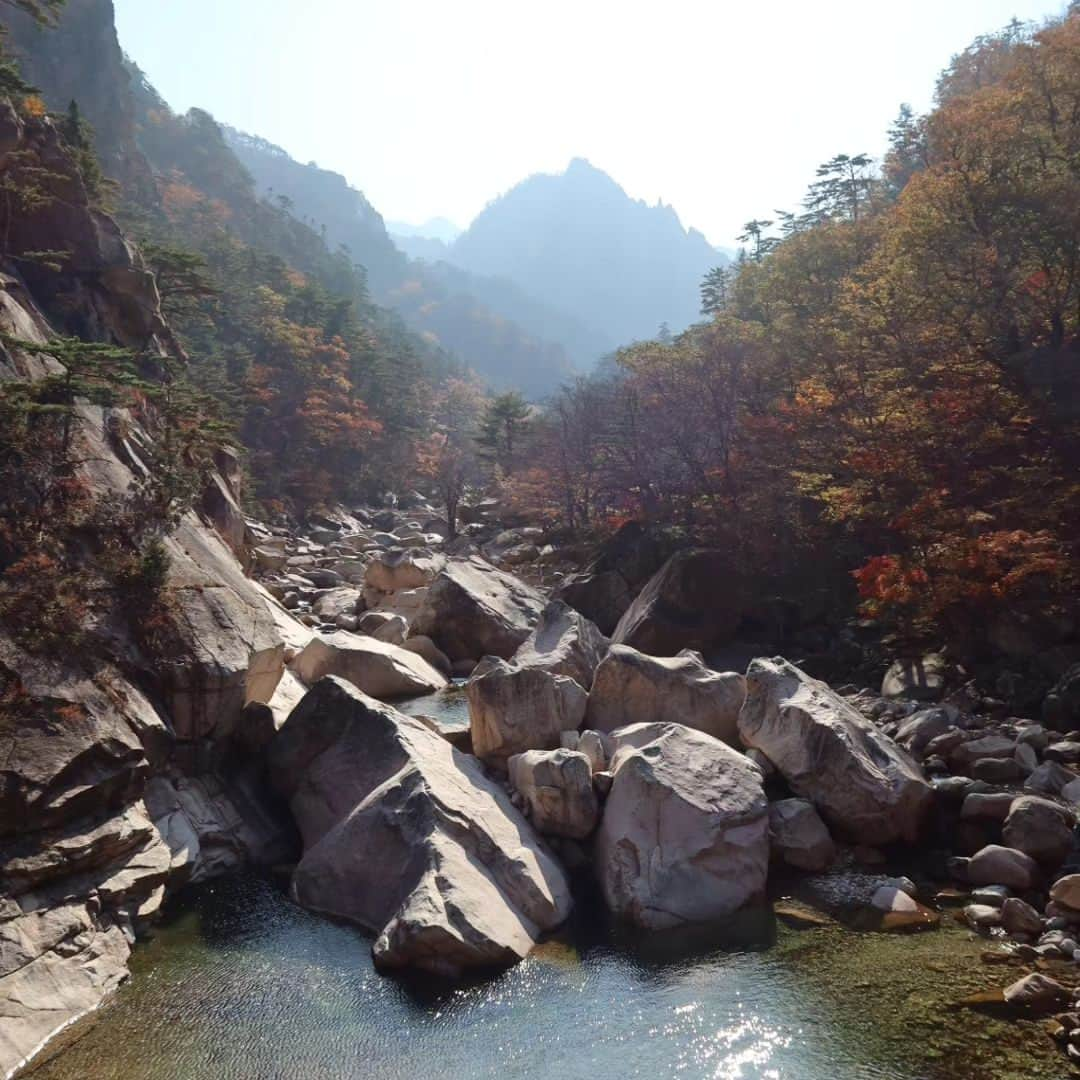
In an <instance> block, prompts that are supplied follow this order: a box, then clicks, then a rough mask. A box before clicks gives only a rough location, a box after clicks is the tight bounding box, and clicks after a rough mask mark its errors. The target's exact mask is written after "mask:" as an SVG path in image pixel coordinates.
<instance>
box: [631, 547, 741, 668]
mask: <svg viewBox="0 0 1080 1080" xmlns="http://www.w3.org/2000/svg"><path fill="white" fill-rule="evenodd" d="M732 576H733V575H732V571H731V560H730V558H729V557H728V556H727V555H725V554H724V553H723V552H721V551H716V550H712V549H701V550H691V551H680V552H677V553H676V554H675V555H673V556H672V557H671V558H670V559H668V561H667V562H666V563H664V565H663V566H662V567H661V568H660V569H659V570H658V571H657V572H656V573H655V574H654V575H653V576H652V578H650V579H649V581H648V583H647V584H646V585H645V587H644V588H643V589H642V590H641V592H640V593H639V594H638V596H637V597H636V599H635V600H634V602H633V603H632V604H631V605H630V607H629V608H628V609H627V610H626V612H625V613H624V614H623V616H622V618H621V619H620V620H619V624H618V626H616V627H615V631H614V633H613V634H612V638H611V639H612V641H613V642H615V643H616V644H619V645H631V646H633V647H634V648H635V649H638V650H640V651H641V652H644V653H650V654H652V655H654V656H674V655H675V654H676V653H678V652H679V651H680V650H682V649H698V650H707V649H709V648H710V647H712V646H714V645H717V644H722V643H723V642H725V641H727V640H729V639H730V638H731V635H732V634H733V633H734V631H735V629H736V627H737V626H738V623H739V619H740V617H741V614H742V603H741V602H740V600H739V595H738V588H737V587H736V585H735V583H734V582H733V581H732Z"/></svg>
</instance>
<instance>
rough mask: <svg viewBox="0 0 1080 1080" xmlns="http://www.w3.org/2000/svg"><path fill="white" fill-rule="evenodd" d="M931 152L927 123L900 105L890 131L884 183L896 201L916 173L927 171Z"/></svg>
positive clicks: (909, 109) (906, 107) (905, 106)
mask: <svg viewBox="0 0 1080 1080" xmlns="http://www.w3.org/2000/svg"><path fill="white" fill-rule="evenodd" d="M928 149H929V148H928V147H927V144H926V127H925V122H924V121H923V119H922V118H921V117H917V116H916V115H915V112H914V110H913V109H912V108H911V106H910V105H908V104H904V105H901V106H900V113H899V115H898V116H897V118H896V119H895V120H894V121H893V125H892V127H891V128H889V152H888V153H887V154H886V155H885V167H884V175H885V181H886V184H887V186H888V190H889V193H890V194H891V195H892V196H893V197H894V198H895V197H897V196H898V195H899V194H900V192H901V191H903V190H904V188H905V187H906V186H907V184H908V181H909V180H910V179H911V178H912V177H913V176H914V175H915V174H916V173H917V172H919V171H921V170H922V169H925V168H926V165H927V155H928Z"/></svg>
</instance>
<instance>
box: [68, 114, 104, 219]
mask: <svg viewBox="0 0 1080 1080" xmlns="http://www.w3.org/2000/svg"><path fill="white" fill-rule="evenodd" d="M57 128H58V130H59V132H60V136H61V138H62V139H63V140H64V144H65V146H66V147H67V150H68V153H69V154H70V155H71V160H72V163H73V164H74V165H75V168H76V169H77V170H78V172H79V176H80V177H81V178H82V182H83V184H84V185H85V187H86V192H87V194H88V195H89V196H90V198H91V200H92V201H94V202H101V200H102V199H103V198H104V196H105V194H106V192H107V190H108V189H109V185H108V181H106V179H105V174H104V173H103V172H102V171H101V165H100V164H99V163H98V159H97V154H96V153H95V152H94V132H93V129H92V128H91V127H90V125H89V124H88V123H87V122H86V120H85V119H83V116H82V114H81V113H80V112H79V105H78V103H77V102H75V101H72V102H71V103H70V104H69V105H68V109H67V112H66V113H64V115H63V117H62V118H61V119H60V121H59V123H58V124H57Z"/></svg>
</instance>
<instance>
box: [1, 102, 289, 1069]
mask: <svg viewBox="0 0 1080 1080" xmlns="http://www.w3.org/2000/svg"><path fill="white" fill-rule="evenodd" d="M0 148H2V151H3V152H2V153H0V177H3V176H4V174H7V175H8V177H10V175H11V171H12V170H13V169H15V168H17V167H19V163H24V162H25V161H26V160H27V159H26V155H27V154H30V153H32V154H33V155H34V158H35V160H37V161H41V162H44V163H45V164H46V165H47V166H48V170H49V173H50V174H51V179H50V180H49V181H48V183H49V184H50V185H51V187H50V191H49V193H48V194H49V196H50V197H49V198H48V199H45V200H43V202H42V206H41V208H40V209H38V210H37V211H34V212H30V211H24V212H23V213H22V214H20V215H19V216H17V217H15V218H14V219H13V220H12V222H11V230H10V232H9V235H8V245H9V246H8V248H7V251H8V252H9V253H11V252H18V251H25V250H29V249H30V248H33V249H34V250H41V249H43V248H49V249H55V250H61V251H65V252H68V253H70V254H69V256H68V257H67V258H66V259H64V260H63V263H62V266H61V268H60V269H57V268H56V267H55V266H54V267H52V268H45V267H42V266H41V265H39V264H38V263H37V262H36V261H34V260H32V259H31V260H27V259H25V258H8V259H6V260H5V262H4V266H3V274H2V276H0V332H2V333H3V334H4V335H5V344H4V346H3V347H2V348H0V379H2V380H5V381H9V380H16V379H18V380H34V379H40V378H42V377H45V376H47V375H48V374H49V373H50V371H55V370H56V367H57V363H56V362H55V361H53V360H50V359H48V358H47V357H43V356H42V355H40V354H35V353H34V351H33V349H32V346H34V345H41V344H45V343H46V342H48V341H50V340H51V339H53V338H55V337H56V335H57V334H58V333H65V334H78V336H80V337H82V338H83V339H86V340H93V341H103V342H111V343H115V344H120V345H124V346H129V347H132V348H135V349H138V350H140V352H141V353H142V354H143V355H144V356H145V357H148V358H150V360H152V358H153V357H154V355H155V354H156V355H164V351H165V350H166V349H167V348H168V347H169V341H170V335H169V330H168V326H167V324H166V321H165V319H164V318H163V317H162V314H161V310H160V306H159V303H158V296H157V289H156V286H155V284H154V279H153V277H152V276H151V275H150V274H148V273H147V272H146V270H145V268H144V267H143V264H142V261H141V258H140V255H139V253H138V251H137V250H136V249H135V248H134V247H133V246H132V245H131V244H130V243H129V242H128V241H127V239H126V238H125V236H124V235H123V233H122V231H121V230H120V229H119V228H118V226H117V225H116V223H115V222H114V221H113V220H112V219H111V218H110V217H109V216H108V215H107V214H105V213H104V212H102V211H101V210H99V209H96V208H95V207H94V206H92V205H91V203H90V200H89V199H88V197H87V194H86V191H85V189H84V187H83V186H82V184H81V183H80V181H79V178H78V176H77V175H73V174H72V172H71V170H70V168H66V167H65V155H64V152H63V149H62V146H61V144H60V142H59V138H58V134H57V132H56V129H55V128H54V127H53V125H52V124H51V123H50V122H49V121H48V120H46V119H34V118H29V119H26V118H23V117H21V116H20V115H19V114H17V113H16V111H15V110H14V109H12V108H11V106H10V105H8V104H6V103H4V104H3V105H0ZM120 414H121V410H118V409H114V408H110V407H108V406H103V405H93V404H90V403H86V404H85V405H81V406H80V407H79V414H78V415H79V423H78V433H77V436H76V437H77V439H78V440H79V443H80V451H81V452H80V454H79V459H80V466H79V468H80V475H79V481H80V482H81V483H82V484H84V485H85V486H86V488H87V490H88V491H89V493H90V496H91V497H92V498H95V499H108V498H109V497H123V496H124V494H125V493H126V492H128V491H130V490H131V489H132V486H133V485H135V484H137V483H138V482H139V480H140V479H141V473H142V472H143V471H144V470H145V468H146V466H145V463H144V461H143V455H142V454H141V453H140V447H144V446H145V445H146V444H147V441H148V440H149V438H150V436H149V435H148V434H147V432H146V431H145V430H141V428H140V425H139V423H138V421H137V420H136V419H134V418H132V417H130V416H123V415H120ZM120 421H122V422H120ZM213 486H214V489H215V492H216V498H215V499H214V500H212V502H211V503H210V505H212V506H213V507H214V508H215V510H216V520H217V525H218V526H219V527H220V528H221V530H222V531H221V532H219V531H218V530H217V529H216V528H215V523H214V521H213V520H211V518H210V517H209V516H201V515H200V514H199V513H197V512H196V511H194V510H191V511H189V512H187V513H186V514H185V515H184V516H183V518H182V520H181V521H180V522H179V524H178V525H177V526H176V527H175V528H174V529H173V530H172V531H171V533H170V534H169V535H168V536H167V537H166V539H165V545H166V548H167V550H168V553H169V556H170V558H169V572H168V578H167V580H166V582H165V586H164V592H165V597H166V599H165V610H167V612H168V619H169V622H170V624H171V625H170V626H169V627H168V640H169V641H170V642H171V643H172V649H171V651H170V655H169V656H167V657H165V658H161V657H151V656H149V655H147V653H146V650H145V647H144V646H143V645H142V644H141V643H140V641H139V639H138V634H133V633H132V632H131V629H130V628H129V627H126V626H119V625H116V624H114V623H110V622H105V623H102V624H99V625H95V626H93V627H92V628H91V631H90V632H91V635H92V642H91V643H90V645H88V646H85V647H81V648H78V649H74V648H72V649H67V650H65V649H63V648H55V649H52V650H40V649H31V648H28V647H26V646H25V644H22V643H20V634H19V630H20V627H19V626H17V625H13V624H11V623H9V624H7V625H3V626H0V1002H2V1003H3V1005H2V1007H0V1074H3V1075H5V1076H6V1075H10V1074H11V1073H12V1072H13V1071H15V1070H16V1069H17V1068H19V1067H20V1065H21V1063H23V1062H25V1061H26V1060H27V1059H28V1058H29V1057H30V1056H32V1055H33V1054H34V1053H35V1052H36V1051H37V1050H38V1049H40V1048H41V1046H42V1045H43V1044H44V1043H45V1042H46V1041H47V1040H49V1039H50V1038H51V1037H53V1036H54V1035H55V1034H56V1033H57V1032H59V1031H60V1030H61V1029H63V1028H64V1027H65V1026H66V1025H68V1024H69V1023H71V1022H72V1021H73V1020H75V1019H76V1018H77V1017H78V1016H80V1015H81V1014H83V1013H84V1012H86V1011H88V1010H90V1009H93V1008H95V1007H96V1006H97V1005H98V1004H99V1003H100V1001H101V1000H102V999H103V997H104V996H106V995H107V994H108V993H110V992H111V990H112V989H113V988H114V987H115V986H116V985H117V984H118V983H119V982H120V981H121V980H122V979H123V978H124V977H125V974H126V961H127V957H128V954H129V952H130V949H131V946H132V944H133V942H134V940H135V938H136V935H137V934H138V932H139V928H140V925H141V924H142V923H143V921H144V920H145V919H146V918H147V917H148V916H150V915H152V914H153V913H154V912H155V911H157V910H158V908H159V907H160V906H161V903H162V901H163V899H164V898H165V896H166V894H167V892H168V890H169V889H171V888H173V887H174V886H176V885H178V884H180V883H183V882H185V881H188V880H192V879H198V878H201V877H205V876H209V875H211V874H214V873H217V872H220V871H221V870H222V869H224V868H228V867H233V866H236V865H238V864H240V863H241V862H244V861H247V860H254V861H270V860H275V859H279V858H282V857H286V856H287V855H288V852H289V833H288V830H287V829H282V827H281V826H280V824H279V822H278V821H277V820H276V819H275V818H274V816H273V814H272V813H271V812H270V811H269V810H268V809H267V808H266V807H265V806H263V805H262V803H261V801H260V798H259V796H258V793H257V791H256V789H255V787H254V785H253V783H252V769H251V767H250V766H249V765H248V764H246V763H245V761H244V760H243V759H242V758H240V759H239V760H235V757H236V755H235V754H231V744H230V741H229V735H230V733H231V731H232V730H233V728H234V726H235V724H236V722H237V720H238V719H239V717H240V714H241V711H242V709H243V707H244V705H245V703H247V702H248V701H251V700H258V701H266V700H268V699H269V697H270V696H271V695H272V694H273V692H274V690H275V687H276V685H277V682H278V679H279V678H280V676H281V673H282V670H283V648H284V647H283V644H282V641H281V637H280V635H279V633H278V630H277V628H276V626H275V623H274V620H273V618H272V617H271V615H270V612H269V610H268V608H267V606H266V602H265V600H264V599H263V596H262V594H260V593H259V591H258V590H257V589H256V587H255V586H254V585H253V584H252V583H251V582H250V581H249V580H248V579H247V578H245V576H244V574H243V571H242V568H241V566H240V563H239V562H238V560H237V557H236V554H235V553H234V551H233V550H232V549H230V547H229V546H228V544H227V543H226V539H225V538H224V537H223V535H222V534H224V536H227V537H228V538H229V539H231V540H232V542H233V543H234V544H237V540H238V536H239V538H240V541H241V542H242V532H243V518H242V517H241V516H240V514H239V509H238V507H237V503H236V496H237V494H238V492H237V491H236V490H235V477H227V476H223V475H217V476H215V477H213ZM230 758H232V759H233V760H230Z"/></svg>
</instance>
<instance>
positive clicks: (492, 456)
mask: <svg viewBox="0 0 1080 1080" xmlns="http://www.w3.org/2000/svg"><path fill="white" fill-rule="evenodd" d="M530 414H531V409H530V408H529V405H528V402H526V400H525V399H524V398H523V397H522V396H521V394H519V393H518V392H517V391H516V390H511V391H508V392H507V393H505V394H499V395H498V397H495V398H492V399H491V401H489V402H488V404H487V406H486V408H485V409H484V411H483V413H482V414H481V417H480V433H479V435H478V436H477V439H476V441H477V443H479V445H480V447H481V448H482V452H483V454H484V456H485V457H486V458H488V460H490V461H491V462H492V463H493V464H494V465H496V466H497V467H498V468H499V469H500V470H501V471H502V472H503V473H504V474H509V473H511V472H513V471H514V467H515V465H516V464H517V455H518V453H519V451H520V449H521V446H522V443H523V441H524V437H525V428H526V425H527V424H528V420H529V416H530Z"/></svg>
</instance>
